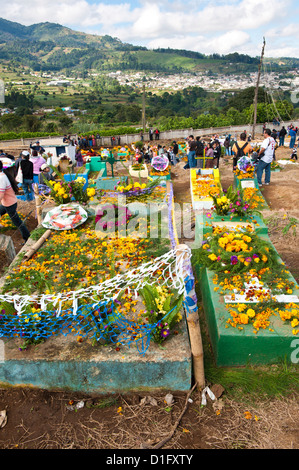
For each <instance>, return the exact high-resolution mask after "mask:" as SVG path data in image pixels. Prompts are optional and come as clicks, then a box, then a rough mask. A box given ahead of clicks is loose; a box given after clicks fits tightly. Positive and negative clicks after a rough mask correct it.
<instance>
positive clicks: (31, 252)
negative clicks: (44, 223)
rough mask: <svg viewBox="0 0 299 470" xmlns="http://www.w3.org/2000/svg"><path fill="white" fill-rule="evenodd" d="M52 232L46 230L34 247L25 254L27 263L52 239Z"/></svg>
mask: <svg viewBox="0 0 299 470" xmlns="http://www.w3.org/2000/svg"><path fill="white" fill-rule="evenodd" d="M51 233H52V230H46V231H45V233H44V234H43V235H42V236H41V237H40V238H39V239H38V240H37V241H36V242H35V243H34V245H32V247H31V248H30V249H29V250H28V251H27V252H26V253H25V255H24V257H23V260H24V261H27V260H28V259H29V258H31V256H32V255H34V253H35V252H36V251H37V250H38V249H39V248H40V247H41V246H42V245H43V243H44V242H45V241H46V240H47V239H48V238H49V237H50V235H51Z"/></svg>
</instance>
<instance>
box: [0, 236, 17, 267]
mask: <svg viewBox="0 0 299 470" xmlns="http://www.w3.org/2000/svg"><path fill="white" fill-rule="evenodd" d="M15 256H16V250H15V246H14V244H13V241H12V238H11V237H8V236H7V235H2V234H1V235H0V265H1V266H9V265H10V263H11V262H12V261H13V260H14V258H15Z"/></svg>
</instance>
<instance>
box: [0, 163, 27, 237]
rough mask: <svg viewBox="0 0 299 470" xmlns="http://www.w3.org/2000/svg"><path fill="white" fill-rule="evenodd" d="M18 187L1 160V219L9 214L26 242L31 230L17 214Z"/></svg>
mask: <svg viewBox="0 0 299 470" xmlns="http://www.w3.org/2000/svg"><path fill="white" fill-rule="evenodd" d="M18 192H19V190H18V185H17V183H16V181H15V179H14V177H13V176H12V174H11V173H10V172H9V168H7V169H4V168H3V163H2V161H1V160H0V217H2V215H4V214H8V215H9V217H10V219H11V221H12V222H13V224H14V225H15V226H16V227H17V228H18V229H19V230H20V232H21V234H22V237H23V239H24V240H25V242H26V241H27V240H28V238H29V237H30V233H29V230H28V229H27V227H26V225H25V224H24V222H22V220H21V219H20V217H19V214H18V213H17V203H18V200H17V198H16V194H18Z"/></svg>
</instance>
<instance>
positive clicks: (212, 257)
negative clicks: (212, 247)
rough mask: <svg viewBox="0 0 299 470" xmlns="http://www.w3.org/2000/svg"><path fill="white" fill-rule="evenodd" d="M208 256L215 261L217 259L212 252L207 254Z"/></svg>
mask: <svg viewBox="0 0 299 470" xmlns="http://www.w3.org/2000/svg"><path fill="white" fill-rule="evenodd" d="M209 258H210V260H212V261H215V260H216V259H217V256H216V255H215V254H214V253H212V254H211V255H209Z"/></svg>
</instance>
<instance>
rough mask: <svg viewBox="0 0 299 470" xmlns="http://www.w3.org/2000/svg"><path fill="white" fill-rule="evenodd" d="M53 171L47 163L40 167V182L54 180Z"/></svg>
mask: <svg viewBox="0 0 299 470" xmlns="http://www.w3.org/2000/svg"><path fill="white" fill-rule="evenodd" d="M54 179H55V178H54V176H53V173H51V172H50V167H49V165H47V164H46V163H43V165H42V166H41V167H40V174H39V175H38V183H39V184H45V180H46V181H54Z"/></svg>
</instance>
